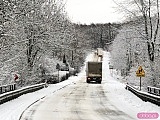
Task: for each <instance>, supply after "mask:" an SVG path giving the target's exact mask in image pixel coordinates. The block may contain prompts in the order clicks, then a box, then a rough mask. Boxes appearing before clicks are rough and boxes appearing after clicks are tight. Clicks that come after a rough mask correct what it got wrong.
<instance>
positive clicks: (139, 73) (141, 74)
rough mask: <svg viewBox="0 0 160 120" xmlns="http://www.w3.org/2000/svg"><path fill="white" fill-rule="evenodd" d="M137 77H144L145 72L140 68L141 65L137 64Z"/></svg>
mask: <svg viewBox="0 0 160 120" xmlns="http://www.w3.org/2000/svg"><path fill="white" fill-rule="evenodd" d="M136 75H137V77H145V72H144V70H143V68H142V66H139V68H138V70H137V71H136Z"/></svg>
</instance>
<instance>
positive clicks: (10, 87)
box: [0, 84, 16, 94]
mask: <svg viewBox="0 0 160 120" xmlns="http://www.w3.org/2000/svg"><path fill="white" fill-rule="evenodd" d="M13 90H16V84H9V85H2V86H0V94H2V93H6V92H9V91H13Z"/></svg>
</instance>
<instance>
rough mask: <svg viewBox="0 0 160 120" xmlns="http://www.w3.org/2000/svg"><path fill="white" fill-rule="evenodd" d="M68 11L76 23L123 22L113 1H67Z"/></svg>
mask: <svg viewBox="0 0 160 120" xmlns="http://www.w3.org/2000/svg"><path fill="white" fill-rule="evenodd" d="M66 1H67V3H66V11H67V13H68V16H69V17H70V19H71V21H72V22H74V23H82V24H83V23H86V24H90V23H108V22H111V23H112V22H121V21H122V19H124V18H123V15H122V14H120V13H119V12H118V11H117V9H116V7H117V5H116V4H115V3H114V2H113V1H112V0H66Z"/></svg>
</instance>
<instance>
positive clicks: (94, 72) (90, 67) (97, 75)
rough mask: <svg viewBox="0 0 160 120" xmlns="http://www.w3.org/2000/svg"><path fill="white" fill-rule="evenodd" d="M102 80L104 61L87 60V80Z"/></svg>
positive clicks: (88, 81) (98, 81)
mask: <svg viewBox="0 0 160 120" xmlns="http://www.w3.org/2000/svg"><path fill="white" fill-rule="evenodd" d="M91 81H95V82H97V83H100V84H101V82H102V62H87V65H86V82H87V83H90V82H91Z"/></svg>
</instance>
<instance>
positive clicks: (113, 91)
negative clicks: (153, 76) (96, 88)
mask: <svg viewBox="0 0 160 120" xmlns="http://www.w3.org/2000/svg"><path fill="white" fill-rule="evenodd" d="M108 63H109V53H105V54H104V62H103V79H106V81H107V82H106V83H104V84H105V85H104V86H103V88H104V91H105V93H106V96H107V97H108V98H109V100H110V101H111V103H113V104H114V105H115V106H116V107H117V108H119V109H120V110H122V111H124V112H125V113H128V114H131V115H132V116H135V119H138V118H137V114H138V113H140V112H149V113H154V112H156V113H159V115H160V107H159V106H157V105H154V104H152V103H150V102H144V101H142V100H141V99H140V98H138V97H137V96H135V95H134V94H133V93H131V92H130V91H128V90H126V89H125V86H126V85H125V84H123V83H120V82H119V80H117V79H114V78H113V77H112V76H111V74H110V70H109V67H108V66H109V65H108ZM102 84H103V83H102Z"/></svg>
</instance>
